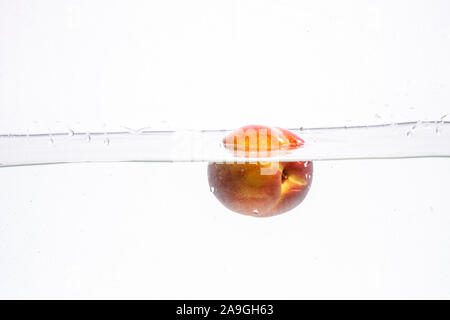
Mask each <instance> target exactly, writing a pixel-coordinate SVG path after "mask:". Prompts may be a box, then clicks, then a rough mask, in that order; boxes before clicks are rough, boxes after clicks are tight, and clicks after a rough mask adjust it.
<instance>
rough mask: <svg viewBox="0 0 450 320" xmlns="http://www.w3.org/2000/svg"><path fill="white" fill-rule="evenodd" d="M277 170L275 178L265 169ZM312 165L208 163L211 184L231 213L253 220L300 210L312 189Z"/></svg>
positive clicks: (304, 163) (293, 163)
mask: <svg viewBox="0 0 450 320" xmlns="http://www.w3.org/2000/svg"><path fill="white" fill-rule="evenodd" d="M271 165H272V166H273V165H276V166H278V168H277V170H275V172H274V174H269V175H267V174H266V175H264V174H261V169H262V168H268V167H270V166H271ZM312 174H313V164H312V162H302V161H296V162H279V163H275V162H271V163H261V162H258V163H215V162H213V163H209V165H208V181H209V185H210V187H211V190H214V195H215V196H216V197H217V199H218V200H219V201H220V202H221V203H222V204H223V205H224V206H225V207H227V208H228V209H230V210H232V211H235V212H237V213H241V214H245V215H250V216H254V217H270V216H274V215H278V214H280V213H284V212H286V211H289V210H291V209H293V208H295V207H296V206H298V205H299V204H300V203H301V202H302V201H303V199H304V198H305V197H306V195H307V193H308V191H309V188H310V187H311V182H312Z"/></svg>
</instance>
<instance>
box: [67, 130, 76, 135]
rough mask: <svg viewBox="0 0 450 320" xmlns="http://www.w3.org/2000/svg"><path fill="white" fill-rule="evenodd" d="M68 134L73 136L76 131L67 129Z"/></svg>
mask: <svg viewBox="0 0 450 320" xmlns="http://www.w3.org/2000/svg"><path fill="white" fill-rule="evenodd" d="M67 135H68V136H69V137H73V136H74V135H75V132H74V131H73V130H72V129H69V130H67Z"/></svg>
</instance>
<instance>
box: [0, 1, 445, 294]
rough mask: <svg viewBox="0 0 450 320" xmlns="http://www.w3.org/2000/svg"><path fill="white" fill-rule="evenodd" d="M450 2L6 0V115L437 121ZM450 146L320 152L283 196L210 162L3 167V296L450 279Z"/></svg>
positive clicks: (23, 121)
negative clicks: (430, 151)
mask: <svg viewBox="0 0 450 320" xmlns="http://www.w3.org/2000/svg"><path fill="white" fill-rule="evenodd" d="M449 57H450V4H449V2H448V1H444V0H442V1H437V0H435V1H398V0H397V1H281V0H278V1H211V0H209V1H206V0H205V1H12V0H9V1H8V0H0V132H1V133H11V132H23V131H25V130H29V131H32V132H34V131H36V132H37V131H49V130H51V131H60V130H67V129H68V128H71V129H73V130H75V131H82V130H93V129H95V128H105V127H114V128H117V127H120V126H127V127H134V128H140V127H145V126H149V125H150V126H153V127H155V128H156V127H167V126H169V127H172V128H195V129H202V128H235V127H239V126H241V125H246V124H250V123H261V124H266V125H276V126H282V127H300V126H305V127H306V126H325V125H351V124H370V123H384V122H392V121H409V120H435V119H439V118H440V117H441V116H443V115H445V114H446V113H448V112H449V104H450V58H449ZM449 168H450V163H449V161H448V159H410V160H376V161H375V160H371V161H368V160H365V161H362V160H361V161H335V162H316V163H315V173H314V182H313V187H312V189H311V191H310V194H309V195H308V197H307V198H306V200H305V201H304V202H303V203H302V204H301V205H300V206H299V207H298V208H296V209H295V210H293V211H291V212H289V213H286V214H284V215H281V216H278V217H274V218H269V219H255V218H251V217H246V216H241V215H238V214H235V213H232V212H230V211H228V210H227V209H225V208H224V207H222V206H221V205H220V203H219V202H218V201H216V199H215V198H214V196H213V195H212V194H211V193H210V192H209V188H208V184H207V179H206V164H204V163H189V164H173V163H166V164H145V163H139V164H136V163H133V164H123V163H121V164H74V165H55V166H37V167H15V168H3V169H0V297H1V298H268V299H271V298H450V233H449V230H450V204H449V202H448V190H449V188H450V183H449V181H450V170H449Z"/></svg>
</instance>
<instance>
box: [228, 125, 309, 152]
mask: <svg viewBox="0 0 450 320" xmlns="http://www.w3.org/2000/svg"><path fill="white" fill-rule="evenodd" d="M222 143H223V145H224V146H225V148H226V149H228V150H233V151H235V152H237V151H241V154H240V156H247V157H248V156H250V153H253V152H268V153H269V155H270V153H271V152H272V151H277V150H278V151H279V150H281V151H282V150H293V149H297V148H299V147H301V146H303V144H304V141H303V139H301V138H300V137H298V136H297V135H295V134H294V133H292V132H290V131H289V130H286V129H283V128H278V127H268V126H262V125H248V126H244V127H241V128H239V129H237V130H235V131H233V132H231V133H230V134H229V135H227V136H226V137H224V138H223V140H222Z"/></svg>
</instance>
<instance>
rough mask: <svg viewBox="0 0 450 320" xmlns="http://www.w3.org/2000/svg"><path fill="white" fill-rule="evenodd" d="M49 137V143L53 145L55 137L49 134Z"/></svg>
mask: <svg viewBox="0 0 450 320" xmlns="http://www.w3.org/2000/svg"><path fill="white" fill-rule="evenodd" d="M49 138H50V139H49V142H50V144H51V145H54V144H55V139H53V137H52V136H51V135H50V136H49Z"/></svg>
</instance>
